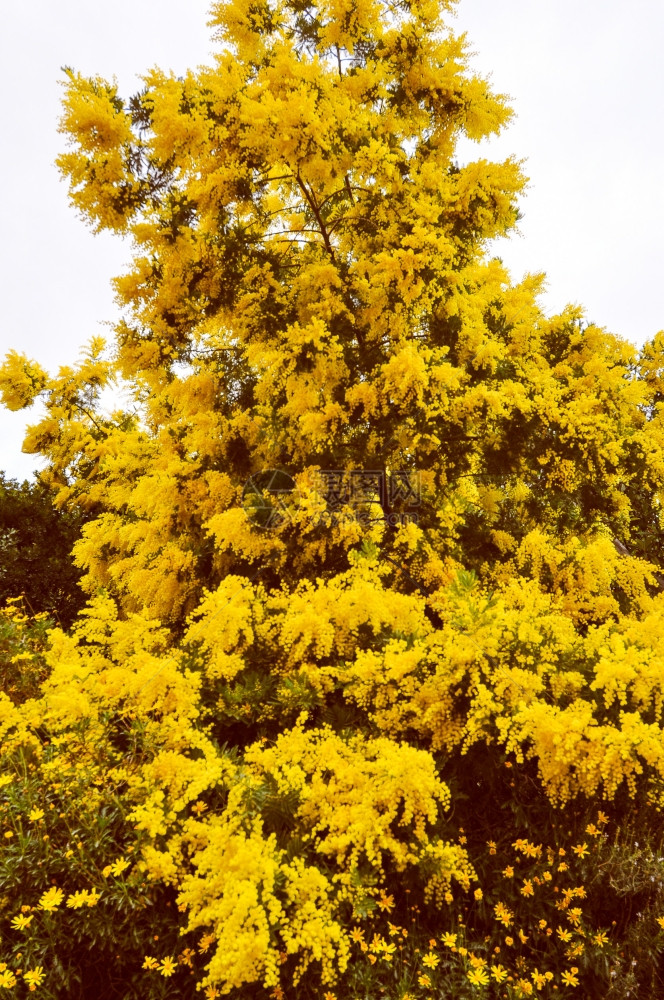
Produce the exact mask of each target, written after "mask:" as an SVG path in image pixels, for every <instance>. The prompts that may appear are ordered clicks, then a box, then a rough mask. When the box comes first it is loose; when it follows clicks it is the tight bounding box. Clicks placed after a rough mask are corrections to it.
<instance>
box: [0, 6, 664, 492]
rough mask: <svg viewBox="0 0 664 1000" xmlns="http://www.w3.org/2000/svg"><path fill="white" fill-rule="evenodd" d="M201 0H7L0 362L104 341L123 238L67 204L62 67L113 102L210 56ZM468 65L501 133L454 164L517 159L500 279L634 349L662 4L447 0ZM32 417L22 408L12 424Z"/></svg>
mask: <svg viewBox="0 0 664 1000" xmlns="http://www.w3.org/2000/svg"><path fill="white" fill-rule="evenodd" d="M207 8H208V0H188V2H187V3H186V4H184V3H182V2H176V0H113V3H112V4H97V3H93V2H91V0H57V2H53V0H33V2H32V3H30V4H25V3H21V2H19V0H5V4H4V5H3V26H2V33H1V35H0V88H1V92H2V93H3V94H4V95H5V98H4V100H3V102H2V110H1V111H0V118H1V128H2V134H3V135H4V136H5V140H4V143H3V155H2V156H1V157H0V186H1V190H3V191H4V192H5V194H4V206H3V234H2V235H3V239H2V244H1V246H0V264H1V266H0V295H1V300H2V302H4V307H3V309H2V317H1V319H0V356H2V355H3V354H4V353H5V351H6V350H8V349H9V348H12V347H13V348H16V349H18V350H21V351H25V352H26V353H27V354H28V355H30V356H31V357H34V358H36V359H37V360H39V361H40V362H41V363H42V364H43V365H44V366H45V367H47V368H49V367H50V368H52V369H53V368H57V366H58V365H59V364H65V363H69V362H71V361H73V360H74V359H75V358H76V356H77V354H78V351H79V349H80V347H81V345H82V344H84V343H85V342H86V341H88V340H89V338H90V337H91V336H92V335H93V334H98V333H101V334H104V333H107V334H108V333H110V331H108V329H107V328H106V327H105V326H104V325H103V323H104V321H106V322H107V321H109V320H112V319H113V317H114V315H115V306H114V303H113V297H112V293H111V288H110V284H109V279H110V278H111V276H113V275H115V274H118V273H120V272H121V271H122V268H123V263H124V262H125V260H126V258H127V254H128V247H126V246H125V245H123V244H122V242H120V241H119V240H118V239H117V238H114V237H112V236H110V235H108V234H103V235H100V236H95V237H93V236H92V234H91V233H90V231H89V230H88V229H87V228H86V227H85V225H84V224H83V223H82V222H81V221H80V220H79V219H78V218H77V217H76V215H75V213H74V211H73V210H72V209H71V208H70V207H69V205H68V203H67V196H66V186H65V184H64V182H62V181H60V180H59V177H58V174H57V171H56V169H55V167H54V166H53V160H54V158H55V156H56V155H57V153H58V152H59V151H60V150H61V149H62V148H63V140H62V137H61V136H59V135H58V134H57V131H56V123H57V118H58V115H59V99H60V87H59V86H58V80H59V79H60V78H61V72H60V67H61V66H63V65H70V66H73V67H74V68H75V69H77V70H80V71H81V72H82V73H84V74H98V75H101V76H104V77H109V78H110V77H112V76H113V75H115V76H116V77H117V78H118V81H119V83H120V90H121V93H122V94H123V95H124V96H128V95H129V94H131V93H133V92H134V91H135V90H136V89H137V87H138V80H137V79H136V74H138V73H142V72H144V71H145V70H146V69H148V68H149V67H151V66H154V65H158V66H161V67H162V68H164V69H173V70H175V72H178V73H181V72H183V71H184V70H186V69H187V68H189V67H191V66H196V65H199V64H201V63H205V62H207V61H208V60H209V53H210V49H211V44H210V40H209V31H208V29H207V27H206V24H205V22H206V19H207ZM452 24H453V27H454V29H455V30H456V31H457V32H460V31H467V32H468V34H469V37H470V41H471V43H472V45H471V47H472V49H473V50H474V51H475V53H476V55H475V56H474V59H473V65H474V67H475V68H476V69H477V70H478V71H479V72H481V73H482V74H484V75H487V74H491V79H492V83H493V86H494V88H495V89H496V90H497V91H499V92H502V93H507V94H509V95H510V97H511V98H512V103H513V106H514V108H515V110H516V112H517V115H518V118H517V119H516V121H514V122H513V124H512V125H511V126H510V127H509V128H508V129H507V131H506V132H505V134H504V135H503V136H502V137H501V138H500V139H498V140H493V141H492V142H490V143H486V144H482V146H480V147H479V148H478V147H477V146H475V145H473V144H470V143H468V144H464V146H463V147H460V149H459V157H460V159H461V160H462V161H463V162H465V161H467V160H468V159H470V158H473V157H477V156H478V155H483V156H488V157H491V158H492V159H498V158H504V157H506V156H508V155H510V154H514V155H516V156H517V157H519V158H526V159H527V163H526V164H525V171H526V173H527V174H528V176H529V177H530V188H529V191H528V193H527V195H526V197H525V198H524V199H523V200H522V206H521V207H522V212H523V213H524V219H523V221H522V222H521V224H520V231H521V236H515V237H513V238H512V240H510V241H504V240H503V241H500V244H499V246H496V248H495V251H494V252H496V253H499V254H500V256H501V257H502V258H503V260H504V262H505V263H506V265H507V266H508V267H509V268H510V270H511V272H512V275H513V277H514V278H515V279H518V278H520V277H521V276H522V275H523V274H524V273H525V272H526V271H545V272H546V273H547V277H548V292H547V296H546V299H545V303H544V304H545V306H546V308H547V309H548V310H550V311H554V310H555V311H557V310H559V309H561V308H562V307H563V306H564V305H565V303H566V302H576V303H582V304H584V305H585V307H586V310H587V315H588V318H589V319H590V320H592V321H594V322H596V323H598V324H600V325H601V326H606V327H608V328H609V329H611V330H612V331H614V332H615V333H619V334H621V335H622V336H624V337H626V338H627V339H629V340H631V341H632V342H633V343H637V344H641V343H643V341H644V340H646V339H649V338H650V337H652V336H653V335H654V334H655V333H656V332H657V330H659V329H661V328H663V327H664V303H662V302H661V301H660V296H659V284H660V269H661V265H662V252H661V234H662V232H663V231H664V184H663V183H662V173H663V171H662V163H663V162H664V130H663V129H662V111H661V109H662V107H663V106H664V73H662V68H661V67H662V62H661V51H662V49H663V47H664V4H662V5H660V4H658V3H654V2H653V0H632V3H631V4H630V7H629V13H627V8H626V6H625V3H624V2H618V0H604V2H600V0H537V2H534V0H501V2H500V3H497V2H496V0H461V3H460V6H459V9H458V14H457V16H456V18H455V19H454V20H453V22H452ZM31 419H34V416H33V417H31V416H30V414H28V415H27V421H28V422H29V421H30V420H31ZM25 423H26V412H25V411H23V412H21V413H18V414H12V413H9V412H8V411H6V410H4V409H1V408H0V470H5V471H6V472H7V474H9V475H10V476H14V477H17V478H24V477H26V476H28V475H29V474H30V472H31V471H32V470H33V469H34V468H36V467H37V462H36V460H35V458H34V457H33V456H30V455H22V454H21V451H20V448H21V440H22V436H23V428H24V426H25Z"/></svg>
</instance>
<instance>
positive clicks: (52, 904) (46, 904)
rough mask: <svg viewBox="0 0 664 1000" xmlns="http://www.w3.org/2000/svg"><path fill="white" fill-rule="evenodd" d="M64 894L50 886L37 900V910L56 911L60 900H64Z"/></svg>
mask: <svg viewBox="0 0 664 1000" xmlns="http://www.w3.org/2000/svg"><path fill="white" fill-rule="evenodd" d="M64 896H65V894H64V892H63V891H62V889H60V888H58V887H57V886H52V887H51V888H50V889H47V890H46V892H44V893H42V895H41V896H40V899H39V908H40V909H41V910H46V911H47V912H48V911H50V910H56V909H57V908H58V906H59V905H60V903H61V902H62V900H63V899H64Z"/></svg>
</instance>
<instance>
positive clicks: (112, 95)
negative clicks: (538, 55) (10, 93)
mask: <svg viewBox="0 0 664 1000" xmlns="http://www.w3.org/2000/svg"><path fill="white" fill-rule="evenodd" d="M450 11H451V5H449V4H446V3H440V2H438V0H423V2H419V0H397V2H393V3H392V2H391V3H385V2H374V0H334V2H329V3H326V2H321V3H314V2H311V0H265V2H264V0H252V2H247V0H229V2H227V3H215V4H213V6H212V10H211V25H212V27H213V28H214V31H215V33H216V38H217V41H218V50H217V54H216V56H215V60H214V63H213V65H211V66H210V67H201V68H199V69H198V70H197V71H195V72H193V71H192V72H190V73H188V74H187V75H186V76H185V77H183V78H177V77H175V76H173V75H168V74H166V73H163V72H161V71H159V70H157V69H153V70H151V71H150V72H149V73H147V74H146V75H145V77H144V78H143V83H144V86H143V88H142V89H141V90H140V92H139V93H137V94H135V95H134V96H133V97H130V98H129V99H123V98H122V97H121V96H119V94H118V93H117V88H116V86H115V85H114V84H112V83H109V82H107V81H104V80H102V79H99V78H90V79H88V78H84V77H82V76H81V75H79V74H78V73H76V72H75V71H74V70H71V69H68V70H67V71H66V80H65V93H64V102H63V117H62V126H61V127H62V130H63V132H64V134H65V135H66V136H67V138H68V140H69V147H68V151H67V152H65V153H64V154H63V155H62V156H61V157H60V158H59V166H60V169H61V170H62V172H63V174H64V175H65V176H66V177H67V178H68V179H69V184H70V197H71V201H72V204H73V205H74V206H75V207H76V208H77V209H78V211H79V212H80V213H81V215H82V216H83V218H84V219H85V220H86V221H87V222H88V223H89V224H90V225H91V226H92V227H93V228H94V229H95V230H96V231H101V230H104V229H109V230H112V231H114V232H116V233H118V234H120V235H121V236H124V237H126V238H127V239H128V240H130V241H131V246H132V248H133V260H132V264H131V267H130V268H129V270H128V271H127V273H126V274H124V275H122V276H121V277H118V278H115V279H114V284H115V289H116V292H117V298H118V302H119V304H120V305H121V306H122V309H123V318H122V320H121V321H120V322H119V323H118V324H117V327H116V329H115V335H114V340H113V342H112V343H111V344H105V343H104V342H103V341H102V340H101V339H99V338H95V339H94V340H93V341H91V343H90V345H89V347H88V348H87V349H86V351H85V352H84V354H83V356H82V358H81V360H80V363H79V364H78V365H77V366H72V367H64V368H61V369H60V371H59V372H58V373H57V374H55V375H49V374H48V373H47V372H45V371H44V370H43V369H42V368H41V367H40V365H39V364H38V363H37V362H35V361H33V360H30V359H28V358H27V357H25V356H24V355H21V354H19V353H18V352H16V351H12V352H10V353H9V354H8V355H7V357H6V359H5V362H4V364H3V366H2V368H0V390H1V391H2V399H3V401H4V403H5V405H7V406H9V407H10V408H12V409H20V408H22V407H28V406H30V404H31V403H32V402H33V401H34V400H35V399H36V398H37V397H39V398H40V399H41V400H42V402H43V404H44V407H45V416H44V417H43V418H42V419H41V420H40V421H39V422H37V423H35V424H34V425H33V426H31V427H30V428H29V429H28V433H27V437H26V443H25V449H26V450H28V451H33V452H36V453H39V454H41V455H42V456H44V457H45V458H46V459H47V469H46V471H45V472H44V473H43V475H42V480H43V482H44V484H45V487H47V488H48V489H49V490H51V491H54V493H55V496H56V502H57V503H58V504H59V505H60V506H61V507H62V508H63V509H65V510H71V511H78V512H80V516H81V517H84V518H85V521H86V523H85V524H84V526H83V528H82V534H81V538H80V539H79V540H78V541H77V542H76V543H75V545H74V557H75V560H76V564H77V566H78V567H79V568H80V569H81V570H82V571H83V573H84V576H83V586H84V588H85V590H86V592H87V594H88V595H89V601H88V604H87V607H86V608H85V609H83V610H82V611H81V613H80V614H79V615H78V617H77V619H76V621H75V622H74V624H73V627H72V628H71V629H70V630H68V631H65V630H62V629H53V630H52V631H51V632H50V633H49V636H48V642H47V643H46V644H45V645H44V643H43V642H42V639H41V638H40V639H39V642H37V640H36V639H34V637H33V638H31V636H32V633H31V632H30V629H31V628H33V627H34V626H31V625H30V624H29V623H27V622H26V621H25V620H24V618H23V616H22V615H21V614H20V613H17V612H15V611H12V609H11V606H10V608H9V609H8V610H7V611H6V613H5V617H6V626H5V627H6V630H7V635H8V636H9V638H8V639H7V641H8V642H9V641H10V640H11V643H12V644H13V645H12V646H11V650H10V652H8V653H7V654H6V655H7V656H10V653H11V656H12V657H14V656H18V655H21V656H23V657H24V659H25V660H26V670H27V669H28V665H27V664H28V662H30V663H32V664H33V666H32V668H30V669H33V670H35V671H37V672H38V678H39V683H38V685H37V689H36V693H35V694H34V696H31V697H29V698H28V697H24V696H19V695H17V694H16V693H14V694H13V695H12V692H8V693H5V694H4V695H2V696H1V697H0V719H1V721H2V734H3V739H4V743H3V750H2V754H1V761H2V767H3V768H4V769H5V776H4V777H0V783H2V782H3V781H4V782H5V785H4V786H3V792H4V791H6V795H5V798H4V800H3V802H4V805H3V809H4V815H5V817H6V818H7V823H8V824H9V822H10V818H11V822H12V823H13V827H12V829H13V830H14V831H15V834H16V839H15V840H13V839H12V837H11V836H10V837H9V838H8V847H7V851H6V857H7V860H6V861H5V862H4V863H3V864H4V869H3V870H2V872H0V886H2V887H3V888H2V891H4V892H5V893H6V894H7V897H8V898H9V897H11V903H10V902H6V904H3V905H4V909H3V911H2V914H0V916H2V920H4V921H5V923H6V925H7V926H6V930H7V938H6V940H7V941H8V942H9V944H8V945H7V946H6V947H7V951H6V958H5V959H4V960H5V961H6V962H7V968H6V969H5V970H2V971H0V984H2V985H7V984H9V985H12V984H11V980H12V977H13V979H14V980H16V977H17V976H19V975H20V976H23V981H24V982H25V983H27V984H28V986H29V987H30V986H32V985H39V984H40V983H41V982H42V981H44V988H45V989H46V988H47V989H49V990H51V991H52V992H51V994H50V995H53V996H56V995H61V996H63V995H67V996H72V997H74V996H78V995H80V996H84V995H87V994H86V993H85V989H86V988H88V987H86V983H88V984H89V983H93V984H94V988H95V990H97V993H96V995H98V996H100V997H102V996H108V997H116V996H117V997H120V996H122V997H124V998H129V997H137V998H138V997H139V996H140V997H146V996H149V997H155V998H156V997H162V996H166V995H177V996H180V997H186V996H193V995H194V994H195V991H196V990H197V989H202V990H204V991H205V995H206V996H207V997H208V998H212V997H215V996H218V995H221V994H224V995H225V994H229V995H230V996H232V997H237V998H238V1000H245V998H250V997H251V998H254V997H256V998H258V997H264V996H265V997H267V996H270V997H274V998H275V1000H281V998H282V997H284V996H296V997H300V996H301V997H303V998H304V997H314V996H316V997H319V996H322V995H323V994H322V993H321V990H323V991H325V990H327V993H325V996H326V997H329V996H333V997H334V996H337V995H338V997H339V998H340V1000H345V998H349V1000H354V998H356V997H369V996H371V997H372V998H373V997H375V996H377V995H378V994H379V993H380V994H383V995H386V996H387V997H390V998H392V997H393V998H395V1000H397V998H398V1000H405V998H406V997H407V996H408V997H410V998H411V1000H412V998H413V997H418V998H420V997H421V998H426V997H429V996H434V995H435V996H438V997H448V996H449V997H455V998H462V997H476V996H485V997H489V996H490V997H494V996H495V997H523V996H529V995H533V993H534V992H536V993H537V995H541V996H553V995H554V992H553V991H558V993H557V995H559V993H560V991H561V989H562V988H564V987H570V988H573V987H575V986H576V985H577V984H579V983H580V984H581V987H582V989H584V990H585V991H586V994H587V995H607V996H608V995H610V994H609V990H611V989H612V988H614V987H615V988H616V989H618V990H622V991H623V993H620V995H624V991H625V990H626V989H628V988H632V989H634V990H641V991H642V992H641V994H640V995H642V996H644V997H645V996H651V995H652V991H653V989H654V988H655V986H656V985H657V984H658V983H659V984H660V985H661V979H660V978H659V977H660V972H659V966H658V962H659V955H660V953H661V952H662V949H663V946H664V938H662V937H661V932H662V929H664V917H663V916H662V913H663V912H664V901H663V899H662V881H663V880H662V873H661V869H660V868H658V867H657V866H658V864H659V861H658V860H657V857H656V854H657V852H658V851H659V848H660V846H661V833H659V834H658V833H657V830H658V823H659V822H660V819H659V817H660V813H659V810H660V808H661V806H662V803H663V800H662V795H663V792H664V741H663V740H662V711H663V708H664V701H663V692H664V646H663V643H664V603H663V600H664V599H663V597H662V593H661V591H662V582H664V577H663V576H662V575H661V574H662V573H664V552H663V549H662V530H661V522H660V517H661V502H662V488H663V485H664V449H663V446H664V438H663V436H662V412H661V404H662V399H663V397H662V393H661V390H660V385H661V379H662V371H663V370H664V364H663V360H662V358H663V346H664V334H658V335H657V336H656V337H655V338H653V340H652V341H651V342H650V343H648V344H646V345H645V346H644V347H643V349H642V350H640V351H637V350H636V349H635V348H634V347H633V346H632V345H631V344H630V343H629V342H628V341H626V340H623V339H621V338H620V337H618V336H615V335H613V334H611V333H609V332H608V331H606V330H605V329H603V328H601V327H599V326H597V325H595V324H593V323H589V322H588V321H587V319H586V318H585V316H584V313H583V311H582V310H581V309H580V308H579V307H572V306H570V307H568V308H566V309H565V310H564V311H563V312H562V313H561V314H559V315H555V316H547V315H545V313H544V312H543V311H542V309H541V308H540V305H539V302H538V293H539V291H540V290H541V288H542V283H543V280H544V279H543V276H542V275H541V274H532V275H529V276H527V277H526V278H524V280H523V281H521V282H520V283H514V282H513V281H512V280H511V279H510V276H509V274H508V273H507V271H506V269H505V268H504V267H503V265H502V263H501V262H500V260H499V259H498V258H496V257H491V256H490V252H489V250H488V247H489V246H490V245H492V244H491V243H490V241H492V240H494V239H495V238H496V237H501V236H505V235H508V234H509V233H510V231H511V230H513V229H514V227H515V225H516V223H517V221H518V218H519V213H518V196H519V193H520V192H521V191H522V190H523V187H524V185H525V183H526V179H525V177H524V175H523V172H522V164H520V163H518V162H516V161H515V160H512V159H508V160H507V161H505V162H503V163H492V162H489V161H487V160H485V159H482V158H478V159H477V160H474V161H472V162H469V163H467V164H461V163H459V162H458V160H457V159H456V158H455V148H456V144H457V142H458V140H459V137H460V136H467V137H469V138H470V139H472V140H477V141H479V140H481V139H482V138H483V137H485V136H488V135H490V134H492V133H495V132H498V131H499V130H501V129H502V128H503V127H504V126H505V125H506V124H507V123H508V122H509V119H510V115H511V111H510V109H509V107H508V104H507V101H506V99H505V98H504V97H503V96H501V95H498V94H495V93H493V91H492V90H491V88H490V86H489V84H488V83H487V81H486V80H483V79H481V78H480V77H479V76H477V75H476V74H475V73H474V72H472V71H471V69H470V68H469V64H468V53H467V44H466V40H465V39H464V38H463V37H456V36H455V35H454V34H453V33H452V31H451V30H450V28H449V24H448V21H447V18H448V15H449V13H450ZM113 383H116V384H117V383H120V384H122V386H123V388H124V395H125V396H127V395H129V396H130V398H131V400H132V403H131V405H128V406H126V407H125V408H124V409H122V410H120V409H119V410H117V411H116V412H114V413H112V414H105V413H104V412H103V410H102V408H101V407H100V405H99V400H100V394H101V392H102V390H103V389H105V388H106V387H107V386H109V385H112V384H113ZM16 650H18V651H19V652H16ZM43 670H45V671H46V674H45V678H44V679H42V674H41V673H39V671H43ZM17 776H18V777H17ZM45 804H47V807H46V806H45ZM637 825H638V827H639V829H641V830H642V831H643V832H642V834H641V835H640V836H641V842H642V848H641V849H637V848H638V845H637V848H635V847H634V844H633V829H634V828H635V826H637ZM658 837H659V839H658ZM630 865H631V866H632V868H631V869H630V870H631V871H632V875H631V876H628V874H627V871H628V869H629V866H630ZM625 897H628V898H629V899H630V900H631V902H632V903H633V904H634V905H633V906H631V908H630V910H629V912H627V909H626V908H625V907H622V904H621V902H620V901H621V900H623V899H624V898H625ZM19 898H20V901H21V906H17V905H16V902H17V900H19ZM637 904H638V905H637ZM31 907H32V909H30V908H31ZM79 911H81V912H79ZM88 911H89V912H88ZM660 911H661V912H660ZM83 912H84V913H85V915H82V914H83ZM26 914H27V915H26ZM658 921H659V923H658ZM30 935H32V936H30ZM120 940H121V941H122V955H120V954H118V953H117V951H118V947H119V945H118V942H119V941H120ZM26 941H28V942H30V943H29V944H26ZM26 954H27V955H29V956H30V959H31V960H32V961H33V966H32V967H31V970H29V973H28V974H29V975H33V973H34V975H33V978H32V979H29V978H26V975H24V973H23V971H22V972H21V973H20V974H19V973H18V972H16V971H15V970H16V969H17V968H19V967H20V968H21V969H22V970H23V969H24V968H25V962H24V960H23V959H20V955H26ZM637 954H638V956H639V959H638V961H639V967H638V969H637V970H636V971H634V969H633V968H632V966H631V964H630V962H631V958H632V956H634V955H637ZM17 955H19V957H17ZM20 961H23V965H20ZM635 961H636V959H635ZM109 962H112V965H113V968H114V970H115V971H114V974H113V975H112V976H111V977H110V978H109V979H105V977H104V975H103V974H102V972H101V971H100V970H102V969H104V968H106V964H107V963H109ZM44 969H46V971H44ZM39 970H41V971H39ZM3 976H4V977H5V978H6V980H7V983H4V982H3V981H2V977H3ZM40 977H41V978H40ZM630 977H631V978H630ZM630 984H631V985H630ZM171 986H172V989H173V990H175V993H171V994H169V993H168V989H169V988H171ZM58 990H59V991H60V992H59V993H58ZM77 990H78V991H79V992H78V993H77V992H76V991H77ZM104 991H105V992H104ZM332 991H335V992H332ZM648 991H650V992H648ZM616 995H618V994H616Z"/></svg>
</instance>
